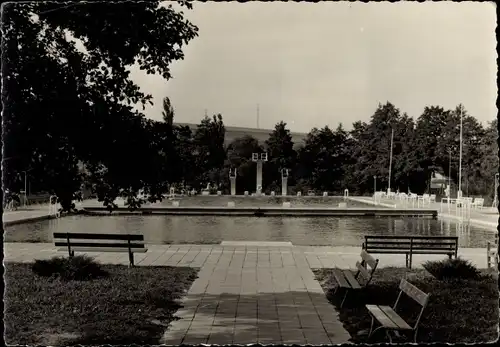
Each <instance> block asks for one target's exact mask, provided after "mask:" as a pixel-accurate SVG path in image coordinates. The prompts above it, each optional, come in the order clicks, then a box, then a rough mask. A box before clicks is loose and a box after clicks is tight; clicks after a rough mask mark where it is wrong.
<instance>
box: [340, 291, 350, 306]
mask: <svg viewBox="0 0 500 347" xmlns="http://www.w3.org/2000/svg"><path fill="white" fill-rule="evenodd" d="M347 293H349V289H346V290H345V294H344V298H343V299H342V302H341V303H340V308H342V306H344V302H345V299H346V298H347Z"/></svg>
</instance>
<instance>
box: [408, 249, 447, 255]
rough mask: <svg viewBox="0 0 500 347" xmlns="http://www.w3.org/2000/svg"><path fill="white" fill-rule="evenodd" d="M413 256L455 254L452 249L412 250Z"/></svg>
mask: <svg viewBox="0 0 500 347" xmlns="http://www.w3.org/2000/svg"><path fill="white" fill-rule="evenodd" d="M412 253H413V254H434V253H435V254H443V253H445V254H448V253H450V254H451V253H452V254H455V250H454V249H449V248H448V249H446V248H445V249H417V250H413V251H412Z"/></svg>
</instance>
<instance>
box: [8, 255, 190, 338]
mask: <svg viewBox="0 0 500 347" xmlns="http://www.w3.org/2000/svg"><path fill="white" fill-rule="evenodd" d="M102 268H103V270H105V271H106V272H107V273H109V276H108V277H103V278H99V279H97V280H93V281H84V282H81V281H61V280H59V279H53V278H46V277H39V276H37V275H35V274H33V272H32V270H31V264H18V263H6V264H5V282H6V287H7V290H6V292H5V340H6V342H7V343H8V344H9V345H15V344H21V345H43V346H58V345H64V346H68V345H78V344H80V345H105V344H109V345H131V344H137V345H158V344H159V343H160V338H161V336H162V335H163V333H164V332H165V329H166V328H165V326H167V325H168V324H169V323H170V322H171V321H173V320H174V319H175V317H174V314H175V312H176V311H177V309H178V308H179V304H178V303H177V300H178V299H179V298H180V297H181V296H183V295H184V293H185V291H186V290H187V289H189V287H190V286H191V284H192V283H193V280H194V279H195V278H196V272H197V270H196V269H192V268H181V267H164V266H162V267H159V266H152V267H149V266H148V267H146V266H137V267H133V268H129V267H127V266H122V265H103V266H102ZM152 319H155V320H157V321H160V323H161V324H163V325H161V324H155V323H154V322H152ZM68 333H71V334H68ZM71 335H73V336H71ZM65 336H67V339H65V338H64V337H65ZM54 339H55V341H54Z"/></svg>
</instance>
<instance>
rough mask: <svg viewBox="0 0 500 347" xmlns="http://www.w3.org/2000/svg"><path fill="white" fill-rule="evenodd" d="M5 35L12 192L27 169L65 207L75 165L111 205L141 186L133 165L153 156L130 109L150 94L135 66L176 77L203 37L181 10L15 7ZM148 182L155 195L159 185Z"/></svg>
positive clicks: (74, 187)
mask: <svg viewBox="0 0 500 347" xmlns="http://www.w3.org/2000/svg"><path fill="white" fill-rule="evenodd" d="M181 5H184V6H186V7H187V8H191V4H190V3H187V2H182V3H181ZM2 32H3V33H4V35H3V41H2V58H3V60H2V61H3V64H2V76H3V77H4V79H3V82H4V90H5V91H6V90H8V94H7V93H6V92H4V93H3V95H2V97H3V102H4V109H3V111H4V120H5V133H4V136H5V139H6V143H7V145H6V146H5V155H6V157H7V158H10V160H9V161H7V162H6V167H5V168H6V170H5V171H6V175H5V176H4V178H5V177H6V178H7V180H6V181H5V182H6V184H7V186H8V187H9V188H11V189H16V190H17V189H19V186H20V184H21V183H20V181H19V179H18V178H16V177H19V172H22V171H25V170H31V171H30V174H31V176H32V177H33V180H36V181H39V182H41V183H40V184H39V188H40V190H45V191H49V192H52V193H56V194H57V195H58V196H59V197H60V198H61V199H62V205H63V207H64V208H65V209H68V208H70V205H71V197H72V195H73V193H75V192H77V191H78V190H79V187H80V182H79V179H78V177H77V176H76V175H77V172H78V170H77V169H75V166H76V164H75V163H77V162H78V159H80V160H81V161H82V162H83V163H84V164H86V165H87V167H88V168H89V173H90V175H94V176H95V179H94V181H95V184H94V187H95V189H96V190H97V192H98V196H99V199H100V200H103V201H105V203H106V202H107V201H111V200H113V199H114V197H115V196H116V195H117V194H122V193H123V194H124V195H127V196H128V195H130V194H133V193H134V190H135V189H136V187H140V186H142V185H143V184H145V182H143V181H144V180H143V179H142V176H143V174H144V169H142V170H139V169H134V166H135V167H141V166H145V167H148V166H150V165H151V164H152V163H149V162H145V160H146V159H152V158H155V153H154V151H152V148H151V146H149V145H148V143H149V142H150V140H149V139H147V137H148V136H149V135H147V132H145V129H147V127H148V126H147V125H146V123H145V122H144V121H143V120H142V119H143V114H142V113H140V112H139V111H137V110H136V109H135V108H134V107H135V106H136V105H138V106H141V105H142V106H143V107H144V106H145V105H146V103H152V97H151V95H147V94H145V93H143V92H141V91H140V88H139V87H138V86H137V85H136V84H135V83H134V82H133V81H132V80H131V78H130V72H129V68H130V66H132V64H134V63H137V64H139V66H140V68H141V69H142V70H144V71H146V72H147V73H148V74H154V73H156V74H160V75H162V76H163V77H164V78H165V79H169V78H170V77H171V73H170V64H171V62H173V61H175V60H179V59H183V57H184V55H183V51H182V48H183V46H184V45H185V44H187V43H188V42H189V41H191V40H192V39H193V38H194V37H195V36H197V28H196V27H195V26H194V25H192V24H191V23H190V22H189V21H187V20H185V19H184V17H183V14H182V12H177V11H175V10H174V9H173V7H172V6H171V5H168V6H167V7H164V6H159V1H151V2H121V3H105V2H100V3H97V2H80V3H74V4H70V5H64V4H61V3H57V2H31V3H10V4H7V5H6V6H4V7H3V21H2ZM75 40H78V41H79V43H80V44H81V45H82V46H83V48H77V43H76V41H75ZM131 127H137V129H131ZM132 136H137V140H134V139H133V138H132ZM89 139H91V140H90V141H89ZM131 140H132V141H131ZM124 151H129V152H128V153H127V155H123V152H124ZM144 151H146V153H151V155H149V154H147V155H145V154H144ZM148 151H149V152H148ZM137 153H141V154H137ZM133 160H138V163H141V164H137V163H135V162H133ZM8 177H13V178H14V179H11V178H8ZM70 177H71V178H70ZM146 183H147V184H148V185H149V186H150V188H151V189H152V190H153V192H152V193H153V194H152V196H153V197H158V196H159V194H160V190H161V189H162V188H161V187H159V184H157V182H146Z"/></svg>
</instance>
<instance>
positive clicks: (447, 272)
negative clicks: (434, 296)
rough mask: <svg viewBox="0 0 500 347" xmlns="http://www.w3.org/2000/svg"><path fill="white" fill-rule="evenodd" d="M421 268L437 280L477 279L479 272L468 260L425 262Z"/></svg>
mask: <svg viewBox="0 0 500 347" xmlns="http://www.w3.org/2000/svg"><path fill="white" fill-rule="evenodd" d="M423 267H424V268H425V269H426V270H427V271H429V273H430V274H432V275H433V276H434V277H435V278H437V279H438V280H453V279H479V278H480V277H481V272H480V271H479V270H478V269H476V267H475V266H474V265H473V264H471V263H470V262H469V261H468V260H464V259H461V258H457V259H446V260H440V261H427V262H425V263H424V264H423Z"/></svg>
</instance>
